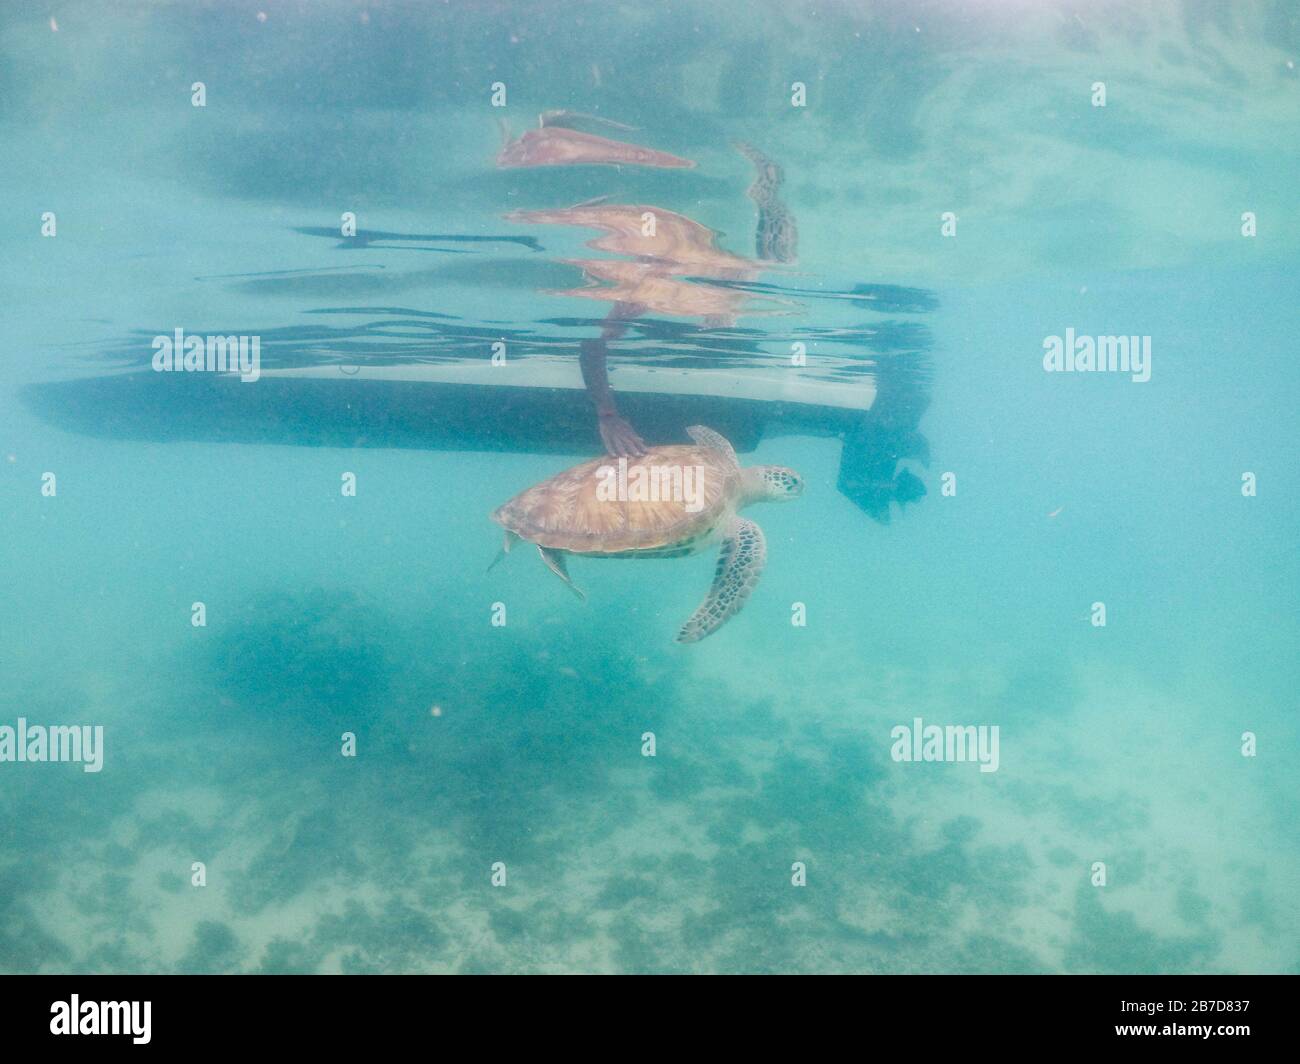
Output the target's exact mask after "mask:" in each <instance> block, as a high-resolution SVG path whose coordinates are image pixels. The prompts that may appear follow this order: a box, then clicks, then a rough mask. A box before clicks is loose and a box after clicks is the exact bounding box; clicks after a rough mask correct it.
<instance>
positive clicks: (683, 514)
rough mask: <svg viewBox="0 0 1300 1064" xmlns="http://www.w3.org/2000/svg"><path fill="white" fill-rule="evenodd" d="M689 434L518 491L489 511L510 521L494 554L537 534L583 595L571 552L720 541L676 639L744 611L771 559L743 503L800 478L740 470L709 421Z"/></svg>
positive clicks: (793, 493) (542, 548) (657, 553)
mask: <svg viewBox="0 0 1300 1064" xmlns="http://www.w3.org/2000/svg"><path fill="white" fill-rule="evenodd" d="M686 433H687V435H688V436H690V438H691V439H692V440H694V441H695V442H694V444H678V445H673V446H668V447H651V448H649V449H648V450H647V451H646V453H645V454H643V455H638V456H634V457H625V458H618V459H611V458H609V457H603V458H595V459H592V460H591V461H590V462H583V463H582V464H581V465H576V466H574V467H573V468H572V469H566V470H565V471H564V472H563V473H557V474H556V475H555V476H553V477H551V478H550V479H549V480H544V481H542V483H540V484H537V485H535V486H534V487H531V488H528V489H527V490H526V491H523V492H520V493H519V494H518V495H516V496H515V497H514V498H513V499H511V500H510V501H509V502H507V503H506V504H505V505H504V506H501V507H499V508H498V509H497V510H496V511H495V512H494V513H493V514H492V520H494V521H495V522H497V524H499V525H501V526H502V527H504V528H505V530H506V533H505V544H504V545H503V547H502V550H501V554H499V555H498V556H497V561H500V559H501V556H502V555H504V554H505V553H506V552H507V551H509V550H510V547H511V545H512V544H513V542H514V541H515V540H516V539H523V540H527V541H528V542H529V543H535V544H536V545H537V550H538V552H539V553H540V554H541V556H542V561H544V562H545V563H546V564H547V566H548V567H549V568H550V570H551V571H552V572H553V573H555V575H556V576H558V577H559V578H560V579H561V580H563V581H564V582H565V583H566V584H568V585H569V587H570V588H572V589H573V591H574V592H575V593H576V594H577V595H578V596H579V597H580V598H585V597H586V596H585V595H584V594H583V592H582V591H580V590H579V589H578V588H577V587H576V586H575V585H574V583H573V581H572V580H570V579H569V573H568V567H567V565H566V559H567V557H568V555H570V554H580V555H584V556H586V557H589V558H678V557H683V556H685V555H688V554H697V553H699V552H700V551H702V550H704V549H706V548H707V547H709V546H710V545H712V544H714V543H717V542H718V541H721V543H722V550H721V552H720V554H719V556H718V566H717V569H716V571H715V572H714V575H713V586H712V587H711V588H710V589H709V593H708V595H707V596H706V597H705V599H704V601H703V602H702V603H700V607H699V609H697V610H696V611H695V612H694V613H693V614H692V615H691V618H690V620H688V621H687V622H686V623H685V624H684V625H682V627H681V630H680V631H679V632H678V633H677V641H678V642H679V643H694V642H696V641H698V640H700V639H703V638H704V637H705V636H707V635H709V634H711V633H712V632H715V631H717V629H718V628H720V627H721V626H722V625H723V624H724V623H725V622H726V621H727V620H728V619H730V618H731V617H734V616H735V615H736V614H737V613H739V612H740V609H741V607H742V606H744V604H745V601H746V600H747V599H748V598H749V595H750V593H751V592H752V591H753V590H754V585H756V584H757V583H758V578H759V575H760V574H761V573H762V571H763V564H764V562H765V561H766V559H767V545H766V542H765V541H764V539H763V530H762V529H761V528H759V527H758V525H756V524H754V522H753V521H750V520H748V519H747V518H744V517H741V516H739V513H738V511H739V510H740V509H741V508H742V507H744V506H748V505H749V504H750V503H754V502H765V501H772V502H775V501H783V500H787V499H794V498H797V497H798V496H799V495H801V494H802V493H803V479H802V478H801V477H800V476H799V474H798V473H796V472H795V471H794V470H792V469H786V468H784V467H783V466H753V467H750V468H748V469H742V468H741V465H740V463H739V462H738V461H737V459H736V452H735V451H734V450H733V449H732V446H731V444H730V443H728V442H727V441H726V440H725V439H724V438H723V437H722V436H721V435H719V434H718V433H716V432H714V431H713V430H712V429H707V428H704V427H703V426H702V425H693V426H691V427H690V428H688V429H687V430H686ZM492 564H493V565H495V564H496V562H495V561H494V562H493V563H492ZM489 568H490V566H489Z"/></svg>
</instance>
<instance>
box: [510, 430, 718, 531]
mask: <svg viewBox="0 0 1300 1064" xmlns="http://www.w3.org/2000/svg"><path fill="white" fill-rule="evenodd" d="M623 462H626V475H625V476H624V475H623V474H622V466H621V463H623ZM638 471H640V472H638ZM620 489H622V490H620ZM739 495H740V470H739V469H737V468H736V466H735V465H734V464H733V463H732V462H731V460H730V458H729V456H727V455H724V454H723V453H722V452H720V451H716V450H714V449H713V448H711V447H701V446H696V445H693V444H678V445H674V446H671V447H651V448H650V449H649V450H648V451H647V453H646V454H644V455H642V456H641V457H639V458H627V459H619V458H610V457H608V456H606V457H603V458H595V459H592V460H591V461H590V462H583V463H582V464H581V465H576V466H574V467H573V468H572V469H566V470H565V471H564V472H563V473H557V474H556V475H555V476H553V477H551V478H550V479H549V480H544V481H542V482H541V483H540V484H536V485H534V486H533V487H531V488H528V489H526V490H525V491H521V492H520V493H519V494H518V495H516V496H515V497H514V498H513V499H511V500H510V501H509V502H507V503H506V504H505V505H504V506H501V507H499V508H498V509H497V510H496V511H495V512H494V513H493V514H492V520H493V521H495V522H497V524H499V525H502V526H504V527H505V528H506V529H508V530H509V531H511V532H513V533H515V535H517V536H519V537H520V538H522V539H526V540H528V541H529V542H530V543H536V544H539V545H540V546H543V547H549V548H552V549H555V550H567V551H571V552H573V553H574V554H622V553H625V552H628V551H654V550H659V549H663V548H671V547H676V546H683V545H686V544H689V543H691V542H693V541H695V540H703V539H706V538H708V537H709V535H710V534H711V533H712V532H713V530H714V529H716V528H717V526H718V523H719V521H720V520H721V519H722V518H724V517H727V516H730V515H731V514H733V513H734V512H735V504H736V500H737V499H738V498H739ZM694 504H699V507H698V509H695V508H694ZM688 506H692V509H691V510H688V509H687V507H688Z"/></svg>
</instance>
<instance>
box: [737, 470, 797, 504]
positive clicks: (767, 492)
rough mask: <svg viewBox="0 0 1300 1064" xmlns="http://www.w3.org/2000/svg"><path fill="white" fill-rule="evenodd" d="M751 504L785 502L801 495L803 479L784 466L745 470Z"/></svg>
mask: <svg viewBox="0 0 1300 1064" xmlns="http://www.w3.org/2000/svg"><path fill="white" fill-rule="evenodd" d="M745 478H746V480H748V482H749V497H750V500H751V501H753V502H787V501H789V500H790V499H797V498H799V496H800V495H802V494H803V477H801V476H800V475H799V474H798V473H796V472H795V471H794V470H793V469H787V468H786V467H785V466H779V465H764V466H754V467H752V468H750V469H746V470H745Z"/></svg>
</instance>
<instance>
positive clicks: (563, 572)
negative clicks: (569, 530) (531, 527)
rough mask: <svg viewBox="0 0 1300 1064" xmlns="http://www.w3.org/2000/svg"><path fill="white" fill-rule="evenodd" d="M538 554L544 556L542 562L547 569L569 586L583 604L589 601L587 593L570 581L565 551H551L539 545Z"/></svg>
mask: <svg viewBox="0 0 1300 1064" xmlns="http://www.w3.org/2000/svg"><path fill="white" fill-rule="evenodd" d="M537 553H538V554H540V555H541V556H542V561H544V562H545V563H546V567H547V568H548V569H550V570H551V572H553V573H554V574H555V575H556V576H558V577H559V578H560V579H561V580H563V581H564V582H565V583H566V584H568V585H569V590H570V591H572V592H573V593H574V594H575V595H577V596H578V598H580V599H582V601H583V602H586V601H587V593H586V592H585V591H583V590H582V588H580V587H579V586H578V585H577V584H575V583H574V582H573V581H572V580H570V579H569V566H568V563H567V562H565V560H564V552H563V551H559V550H549V549H548V548H546V547H543V546H541V545H540V544H538V547H537Z"/></svg>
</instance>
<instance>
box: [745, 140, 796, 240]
mask: <svg viewBox="0 0 1300 1064" xmlns="http://www.w3.org/2000/svg"><path fill="white" fill-rule="evenodd" d="M735 146H736V150H737V151H739V152H740V153H741V154H742V155H743V156H745V158H746V159H748V160H749V161H750V162H751V163H753V164H754V183H753V184H752V185H750V186H749V191H748V193H747V195H748V196H749V198H750V199H751V200H753V201H754V206H756V207H757V208H758V228H757V229H755V231H754V249H755V252H756V254H757V255H758V257H759V259H760V260H761V261H764V262H787V263H788V262H794V261H795V260H796V259H797V258H798V257H799V229H798V227H797V226H796V225H795V224H794V215H792V214H791V213H790V211H789V209H788V208H787V207H786V205H785V204H784V203H782V202H781V199H780V196H779V195H778V194H779V193H780V191H781V186H782V184H784V183H785V172H784V171H783V170H782V169H781V167H779V166H778V165H777V164H776V163H774V162H773V161H772V160H771V159H769V158H768V157H767V156H766V155H764V154H763V153H762V152H761V151H759V150H758V149H757V148H755V147H754V146H753V145H752V144H746V143H745V142H744V141H737V142H736V145H735Z"/></svg>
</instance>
